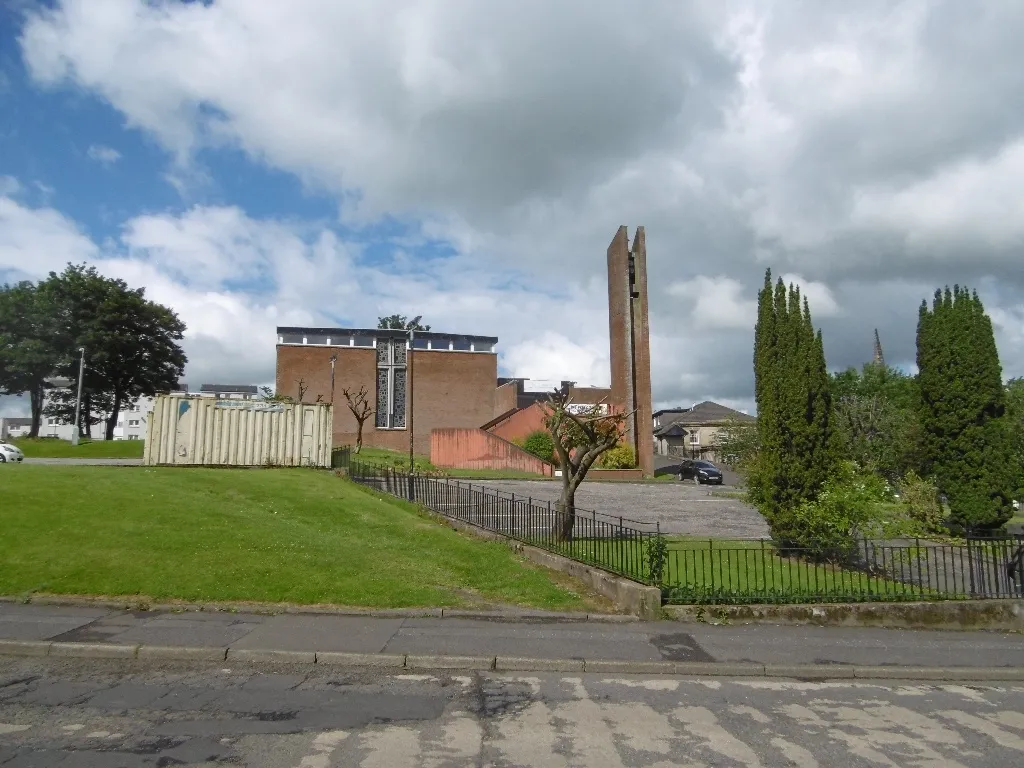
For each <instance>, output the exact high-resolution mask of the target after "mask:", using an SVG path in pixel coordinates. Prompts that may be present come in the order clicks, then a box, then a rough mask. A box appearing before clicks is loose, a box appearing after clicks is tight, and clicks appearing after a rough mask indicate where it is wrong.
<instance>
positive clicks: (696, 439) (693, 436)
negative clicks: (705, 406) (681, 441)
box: [690, 429, 700, 445]
mask: <svg viewBox="0 0 1024 768" xmlns="http://www.w3.org/2000/svg"><path fill="white" fill-rule="evenodd" d="M690 445H700V432H698V431H697V430H696V429H695V430H693V432H691V433H690Z"/></svg>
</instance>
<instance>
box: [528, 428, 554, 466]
mask: <svg viewBox="0 0 1024 768" xmlns="http://www.w3.org/2000/svg"><path fill="white" fill-rule="evenodd" d="M523 450H524V451H526V452H527V453H532V454H533V455H534V456H536V457H537V458H538V459H543V460H544V461H547V462H550V463H552V464H553V463H554V462H555V441H554V440H553V439H552V437H551V433H550V432H548V431H547V430H546V429H538V430H536V431H535V432H531V433H530V434H528V435H527V436H526V439H525V440H523Z"/></svg>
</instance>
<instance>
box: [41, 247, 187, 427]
mask: <svg viewBox="0 0 1024 768" xmlns="http://www.w3.org/2000/svg"><path fill="white" fill-rule="evenodd" d="M39 287H40V290H43V291H45V292H46V294H47V295H48V296H49V297H50V301H51V302H52V305H53V310H54V317H55V319H56V325H57V328H58V331H57V333H56V334H55V337H54V344H55V346H56V347H57V349H59V350H60V351H61V352H62V358H63V359H64V360H65V361H66V362H65V363H64V366H63V370H62V371H61V373H62V374H63V375H65V376H67V377H69V378H77V374H78V371H77V360H76V356H75V355H72V354H70V353H71V352H72V351H73V350H76V349H77V348H78V347H84V348H85V350H86V353H85V354H86V375H85V377H84V378H83V393H86V394H88V396H89V397H90V398H91V399H92V400H93V402H98V401H99V399H100V398H101V397H107V396H108V397H110V398H111V400H110V411H109V413H108V415H107V420H106V429H105V432H106V439H107V440H111V439H113V436H114V428H115V427H116V425H117V418H118V414H119V412H120V410H121V409H122V408H123V407H128V406H131V405H133V404H134V403H135V402H136V401H137V400H138V398H139V397H144V396H147V397H148V396H153V395H155V394H157V393H158V392H161V391H167V390H170V389H173V388H174V387H175V386H176V384H177V381H178V378H179V377H180V376H181V375H182V374H183V373H184V369H185V363H186V357H185V353H184V352H183V351H182V349H181V347H180V346H179V345H178V343H177V342H178V341H180V340H181V339H182V337H183V335H184V332H185V324H184V323H182V322H181V320H179V319H178V316H177V315H176V314H175V313H174V312H173V311H172V310H170V309H168V308H167V307H164V306H162V305H160V304H156V303H154V302H152V301H149V300H147V299H146V297H145V289H142V288H138V289H130V288H129V287H128V286H127V284H126V283H125V282H124V281H122V280H115V279H111V278H107V277H103V276H102V275H100V274H99V273H98V272H97V271H96V269H95V268H94V267H86V266H85V265H84V264H83V265H72V264H69V265H68V266H67V268H66V269H65V270H64V271H63V272H62V273H60V274H59V275H58V274H56V273H53V272H51V273H50V276H49V277H48V278H47V279H46V280H45V281H43V282H42V283H40V286H39Z"/></svg>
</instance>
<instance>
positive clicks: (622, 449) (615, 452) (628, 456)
mask: <svg viewBox="0 0 1024 768" xmlns="http://www.w3.org/2000/svg"><path fill="white" fill-rule="evenodd" d="M598 461H599V462H600V465H601V467H603V468H604V469H632V468H633V467H635V466H636V456H635V455H634V454H633V446H631V445H626V444H625V443H623V444H622V445H617V446H615V447H614V448H611V449H609V450H607V451H605V452H604V453H603V454H602V455H601V458H600V459H599V460H598Z"/></svg>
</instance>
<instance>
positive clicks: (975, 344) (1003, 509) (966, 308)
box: [917, 286, 1017, 530]
mask: <svg viewBox="0 0 1024 768" xmlns="http://www.w3.org/2000/svg"><path fill="white" fill-rule="evenodd" d="M917 367H918V370H919V373H918V383H919V388H920V401H919V408H920V420H921V433H922V452H923V455H924V469H925V471H926V473H928V474H930V475H932V476H934V478H935V484H936V486H937V487H938V489H939V490H940V491H941V492H942V493H944V494H945V495H946V497H947V498H948V499H949V507H950V517H951V519H952V522H953V523H954V525H956V526H957V527H959V528H963V529H965V530H990V529H993V528H998V527H999V526H1001V525H1003V524H1004V523H1005V522H1006V521H1007V520H1009V519H1010V517H1011V516H1012V515H1013V507H1012V499H1013V496H1014V495H1015V491H1016V487H1015V486H1016V484H1017V478H1016V477H1015V470H1014V453H1013V433H1012V424H1011V423H1010V420H1009V419H1007V418H1006V392H1005V390H1004V385H1003V381H1002V368H1001V366H1000V363H999V354H998V352H997V351H996V345H995V336H994V334H993V332H992V322H991V320H990V319H989V317H988V315H987V314H985V309H984V307H983V306H982V303H981V300H980V299H979V298H978V295H977V293H971V292H969V291H968V290H967V289H966V288H961V287H960V286H954V287H953V290H952V291H950V290H949V288H946V289H945V290H944V291H936V292H935V296H934V299H933V301H932V306H931V307H930V308H929V306H928V303H927V301H925V302H922V304H921V308H920V312H919V317H918V326H917Z"/></svg>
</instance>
